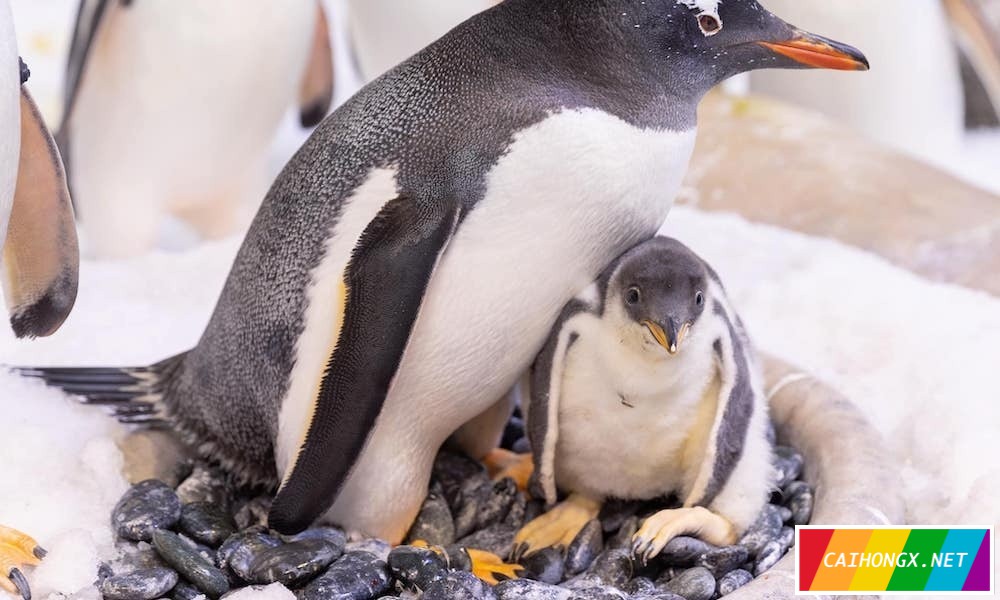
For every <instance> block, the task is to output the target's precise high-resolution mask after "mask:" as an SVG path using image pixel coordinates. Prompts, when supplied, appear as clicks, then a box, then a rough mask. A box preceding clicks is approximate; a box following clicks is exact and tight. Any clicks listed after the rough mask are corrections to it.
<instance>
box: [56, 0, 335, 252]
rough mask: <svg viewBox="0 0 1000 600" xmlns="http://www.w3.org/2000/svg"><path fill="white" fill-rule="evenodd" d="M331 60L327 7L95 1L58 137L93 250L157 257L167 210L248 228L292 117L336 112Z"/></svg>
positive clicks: (84, 14) (74, 60)
mask: <svg viewBox="0 0 1000 600" xmlns="http://www.w3.org/2000/svg"><path fill="white" fill-rule="evenodd" d="M310 55H311V57H310ZM307 62H310V64H309V66H308V68H307ZM331 63H332V57H331V55H330V46H329V38H328V37H327V30H326V25H325V17H324V16H323V9H322V8H321V5H320V3H319V2H317V0H289V1H286V2H271V1H268V0H212V1H210V2H181V3H178V2H172V1H170V0H129V1H121V0H84V1H82V2H81V4H80V9H79V12H78V15H77V23H76V28H75V31H74V35H73V41H72V44H71V48H70V57H69V64H68V68H67V75H66V90H65V109H64V110H65V114H64V118H63V126H62V128H61V130H60V132H59V141H60V147H61V149H62V150H63V155H64V156H65V157H67V162H68V164H69V167H70V183H71V186H72V189H73V197H74V200H75V202H76V206H77V209H78V211H79V213H80V219H81V223H82V227H83V231H84V233H85V236H86V246H87V248H88V249H89V251H90V252H91V253H92V254H93V255H95V256H98V257H123V256H130V255H133V254H136V253H139V252H143V251H146V250H148V249H150V248H151V247H152V245H153V244H154V243H155V241H156V236H157V233H158V231H157V230H158V226H159V224H160V222H161V220H162V218H163V216H164V214H166V213H172V214H173V215H175V216H177V217H179V218H181V219H183V220H184V221H186V222H187V223H189V224H190V225H191V226H192V227H193V228H194V229H195V230H196V231H197V232H198V233H199V234H200V235H202V236H203V237H207V238H217V237H221V236H224V235H227V234H230V233H232V232H233V231H235V230H236V229H237V227H238V226H241V225H243V224H244V223H245V222H246V221H247V220H248V219H249V216H250V215H251V214H252V210H253V209H254V208H256V204H255V203H256V201H257V200H258V199H259V198H260V197H261V196H262V195H263V193H264V191H265V190H266V187H267V183H268V181H267V177H268V169H267V164H266V163H267V157H268V150H269V148H270V143H271V140H272V138H273V137H274V135H275V133H276V131H277V129H278V126H279V124H280V123H281V120H282V117H283V116H284V114H285V111H286V109H287V108H288V107H289V106H290V105H291V104H292V103H293V102H294V101H295V98H296V96H297V95H299V94H301V95H303V96H304V97H302V98H301V99H300V109H301V117H302V123H303V125H306V126H312V125H315V124H317V123H318V122H319V121H320V120H321V119H322V118H323V117H324V116H325V115H326V112H327V110H328V109H329V107H330V102H331V99H332V93H333V91H332V81H333V69H332V65H331ZM305 75H307V77H304V76H305Z"/></svg>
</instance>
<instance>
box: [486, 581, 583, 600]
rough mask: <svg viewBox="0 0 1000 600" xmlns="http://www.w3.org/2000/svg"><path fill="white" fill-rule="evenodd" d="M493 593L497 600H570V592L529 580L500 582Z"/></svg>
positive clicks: (571, 593)
mask: <svg viewBox="0 0 1000 600" xmlns="http://www.w3.org/2000/svg"><path fill="white" fill-rule="evenodd" d="M493 591H494V592H495V593H496V595H497V598H499V600H571V599H572V598H573V596H574V594H573V592H572V591H571V590H568V589H566V588H561V587H559V586H555V585H549V584H547V583H542V582H540V581H532V580H530V579H511V580H509V581H501V582H500V583H499V584H497V586H496V587H495V588H493Z"/></svg>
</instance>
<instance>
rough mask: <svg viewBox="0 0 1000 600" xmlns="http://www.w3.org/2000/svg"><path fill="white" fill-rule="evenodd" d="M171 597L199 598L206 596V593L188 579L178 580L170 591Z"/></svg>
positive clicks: (194, 599)
mask: <svg viewBox="0 0 1000 600" xmlns="http://www.w3.org/2000/svg"><path fill="white" fill-rule="evenodd" d="M170 597H171V598H172V599H173V600H197V599H198V598H204V597H205V594H203V593H202V592H201V590H199V589H198V588H196V587H194V586H193V585H191V584H190V583H188V582H186V581H178V582H177V585H175V586H174V589H173V590H172V591H171V592H170Z"/></svg>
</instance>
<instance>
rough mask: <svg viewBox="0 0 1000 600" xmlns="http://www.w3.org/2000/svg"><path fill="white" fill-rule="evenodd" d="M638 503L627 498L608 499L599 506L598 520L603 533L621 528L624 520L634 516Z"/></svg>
mask: <svg viewBox="0 0 1000 600" xmlns="http://www.w3.org/2000/svg"><path fill="white" fill-rule="evenodd" d="M639 507H640V503H639V502H634V501H628V500H609V501H607V502H605V503H604V506H602V507H601V514H600V515H598V517H597V518H598V520H600V521H601V525H602V526H603V527H604V533H612V532H614V531H618V530H619V529H621V527H622V525H624V524H625V521H627V520H628V519H630V518H632V517H634V516H635V513H636V512H637V511H638V510H639Z"/></svg>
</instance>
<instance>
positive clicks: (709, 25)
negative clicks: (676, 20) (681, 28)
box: [698, 13, 722, 35]
mask: <svg viewBox="0 0 1000 600" xmlns="http://www.w3.org/2000/svg"><path fill="white" fill-rule="evenodd" d="M698 27H700V28H701V32H702V33H704V34H705V35H715V34H717V33H719V32H720V31H722V21H720V20H719V17H716V16H715V15H710V14H708V13H703V14H700V15H698Z"/></svg>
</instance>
